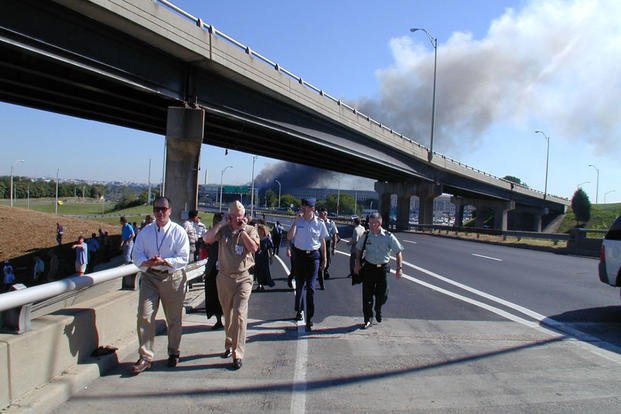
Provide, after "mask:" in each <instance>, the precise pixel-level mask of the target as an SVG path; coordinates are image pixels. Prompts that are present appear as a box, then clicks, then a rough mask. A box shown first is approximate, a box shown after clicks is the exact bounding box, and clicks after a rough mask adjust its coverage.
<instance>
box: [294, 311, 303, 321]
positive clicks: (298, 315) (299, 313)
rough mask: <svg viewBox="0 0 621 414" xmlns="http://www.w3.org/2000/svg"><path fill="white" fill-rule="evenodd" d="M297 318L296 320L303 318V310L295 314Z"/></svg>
mask: <svg viewBox="0 0 621 414" xmlns="http://www.w3.org/2000/svg"><path fill="white" fill-rule="evenodd" d="M295 320H296V321H301V320H302V312H298V313H296V314H295Z"/></svg>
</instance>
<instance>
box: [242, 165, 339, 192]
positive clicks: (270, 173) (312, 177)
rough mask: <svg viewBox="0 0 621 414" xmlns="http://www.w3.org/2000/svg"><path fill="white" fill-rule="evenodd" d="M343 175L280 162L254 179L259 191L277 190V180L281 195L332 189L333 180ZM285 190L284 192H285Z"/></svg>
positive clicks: (266, 168) (270, 166) (264, 169)
mask: <svg viewBox="0 0 621 414" xmlns="http://www.w3.org/2000/svg"><path fill="white" fill-rule="evenodd" d="M342 175H343V174H339V173H336V172H332V171H328V170H323V169H320V168H315V167H309V166H306V165H301V164H294V163H291V162H285V161H280V162H277V163H276V164H269V165H267V166H266V167H265V168H263V170H261V172H260V173H259V175H258V176H257V177H256V178H255V180H254V181H255V186H257V188H259V189H265V188H271V189H275V190H277V189H278V184H276V182H275V180H278V181H279V182H280V185H281V190H282V191H283V193H284V192H285V191H291V190H292V189H294V188H295V189H298V188H313V187H329V188H332V187H334V181H333V180H334V178H335V177H340V176H342ZM285 189H286V190H285Z"/></svg>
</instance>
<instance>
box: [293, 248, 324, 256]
mask: <svg viewBox="0 0 621 414" xmlns="http://www.w3.org/2000/svg"><path fill="white" fill-rule="evenodd" d="M294 249H295V250H297V251H298V252H300V253H304V254H311V253H315V252H316V251H317V250H318V249H317V250H302V249H298V248H297V247H294Z"/></svg>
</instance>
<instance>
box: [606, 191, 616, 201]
mask: <svg viewBox="0 0 621 414" xmlns="http://www.w3.org/2000/svg"><path fill="white" fill-rule="evenodd" d="M614 192H615V190H610V191H606V192H605V193H604V204H606V196H607V195H608V194H610V193H614Z"/></svg>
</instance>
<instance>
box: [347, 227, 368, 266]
mask: <svg viewBox="0 0 621 414" xmlns="http://www.w3.org/2000/svg"><path fill="white" fill-rule="evenodd" d="M353 222H354V230H353V232H352V234H351V240H350V241H349V243H348V244H349V247H350V255H349V275H348V276H347V277H352V276H353V275H354V265H355V264H356V251H357V250H358V249H356V244H358V240H360V237H361V236H362V235H363V234H364V232H365V229H364V227H363V226H362V224H360V219H359V218H358V217H354V219H353Z"/></svg>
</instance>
